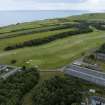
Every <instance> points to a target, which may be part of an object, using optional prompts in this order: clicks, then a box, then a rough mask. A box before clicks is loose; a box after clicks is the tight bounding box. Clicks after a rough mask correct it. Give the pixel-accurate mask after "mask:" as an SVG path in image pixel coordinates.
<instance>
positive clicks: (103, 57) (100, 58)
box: [96, 53, 105, 61]
mask: <svg viewBox="0 0 105 105" xmlns="http://www.w3.org/2000/svg"><path fill="white" fill-rule="evenodd" d="M96 58H97V59H99V60H103V61H105V54H104V53H96Z"/></svg>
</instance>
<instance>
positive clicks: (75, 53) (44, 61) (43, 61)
mask: <svg viewBox="0 0 105 105" xmlns="http://www.w3.org/2000/svg"><path fill="white" fill-rule="evenodd" d="M103 15H104V14H103ZM103 15H102V14H86V15H81V16H74V17H68V18H62V19H52V20H43V21H36V22H28V23H22V24H17V25H10V26H7V27H2V28H0V33H6V35H8V33H9V35H12V33H15V34H16V32H21V31H22V30H23V31H25V30H31V29H32V30H34V28H35V30H36V29H40V28H49V27H54V25H56V24H67V23H68V24H77V23H76V22H74V21H73V20H72V19H74V20H75V19H78V20H81V19H83V20H84V19H87V18H88V20H89V19H90V20H91V19H95V20H96V19H103V18H104V16H103ZM70 19H71V21H70ZM70 30H71V31H72V30H75V28H66V29H57V30H53V31H46V32H41V33H34V34H29V35H25V34H23V35H20V36H18V35H17V36H16V37H12V38H6V39H0V63H1V64H11V61H12V60H16V61H17V62H16V64H14V65H17V66H22V65H26V66H37V67H39V68H40V69H43V70H44V69H54V68H60V67H63V66H65V65H67V64H69V63H71V62H72V61H73V60H75V59H77V58H78V57H80V56H82V55H81V54H83V53H86V52H88V51H90V50H92V49H93V48H96V47H98V46H100V45H101V44H102V43H104V42H105V31H99V30H95V28H93V30H94V31H93V32H91V33H84V34H78V35H74V36H69V37H65V38H62V39H57V40H55V41H52V42H50V43H47V44H44V45H40V46H35V47H34V46H33V47H25V48H21V49H18V50H12V51H4V50H3V49H4V48H5V47H6V46H9V45H13V44H18V43H22V42H24V41H29V40H32V39H38V38H45V37H48V36H53V35H55V34H57V33H62V32H67V31H70ZM1 35H2V36H3V34H1ZM1 35H0V36H1Z"/></svg>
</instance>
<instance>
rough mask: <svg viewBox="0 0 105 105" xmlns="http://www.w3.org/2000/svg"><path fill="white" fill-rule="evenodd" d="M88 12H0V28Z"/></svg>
mask: <svg viewBox="0 0 105 105" xmlns="http://www.w3.org/2000/svg"><path fill="white" fill-rule="evenodd" d="M87 12H88V11H79V10H73V11H72V10H70V11H69V10H37V11H0V27H1V26H7V25H11V24H16V23H23V22H30V21H36V20H44V19H53V18H62V17H68V16H72V15H80V14H84V13H87Z"/></svg>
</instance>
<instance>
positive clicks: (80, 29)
mask: <svg viewBox="0 0 105 105" xmlns="http://www.w3.org/2000/svg"><path fill="white" fill-rule="evenodd" d="M75 28H76V29H75V30H72V31H67V32H62V33H59V34H54V35H52V36H48V37H45V38H39V39H33V40H29V41H25V42H23V43H19V44H15V45H10V46H7V47H5V48H4V50H5V51H8V50H13V49H18V48H23V47H29V46H38V45H42V44H47V43H49V42H52V41H55V40H58V39H62V38H65V37H69V36H72V35H78V34H82V33H89V32H93V30H92V29H91V28H90V27H89V25H86V24H84V23H81V24H78V25H76V26H75Z"/></svg>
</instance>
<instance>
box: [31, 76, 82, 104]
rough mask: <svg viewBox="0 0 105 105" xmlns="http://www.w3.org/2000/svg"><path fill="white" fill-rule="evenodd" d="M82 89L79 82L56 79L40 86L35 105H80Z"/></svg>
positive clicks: (35, 95) (37, 89)
mask: <svg viewBox="0 0 105 105" xmlns="http://www.w3.org/2000/svg"><path fill="white" fill-rule="evenodd" d="M81 90H82V87H81V86H80V85H79V82H78V81H72V80H70V79H67V78H60V77H54V78H52V79H50V80H47V81H44V82H42V83H41V84H39V85H38V86H37V87H36V89H35V91H34V93H33V100H34V105H71V104H74V103H77V104H80V102H81V100H82V94H81Z"/></svg>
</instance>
